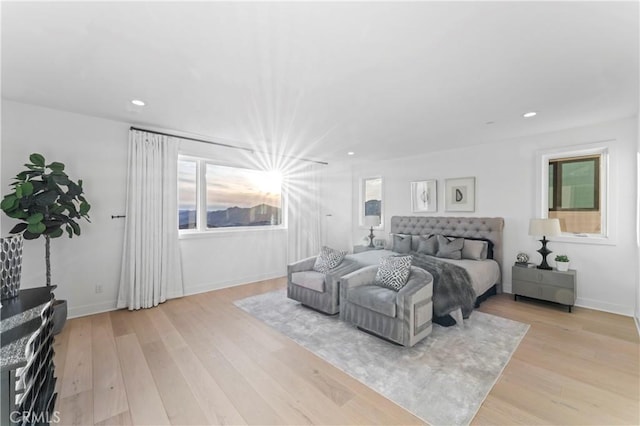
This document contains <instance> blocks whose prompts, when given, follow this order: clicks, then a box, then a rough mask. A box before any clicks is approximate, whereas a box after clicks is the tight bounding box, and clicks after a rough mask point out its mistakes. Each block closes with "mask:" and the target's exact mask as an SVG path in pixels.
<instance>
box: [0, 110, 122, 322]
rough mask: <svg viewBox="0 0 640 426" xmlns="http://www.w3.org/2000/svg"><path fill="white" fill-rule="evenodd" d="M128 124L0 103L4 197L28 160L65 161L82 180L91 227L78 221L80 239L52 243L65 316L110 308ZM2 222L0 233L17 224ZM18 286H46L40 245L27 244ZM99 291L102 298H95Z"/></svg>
mask: <svg viewBox="0 0 640 426" xmlns="http://www.w3.org/2000/svg"><path fill="white" fill-rule="evenodd" d="M128 127H129V126H128V124H126V123H121V122H116V121H110V120H103V119H97V118H93V117H88V116H83V115H78V114H71V113H67V112H62V111H57V110H52V109H47V108H41V107H37V106H32V105H26V104H21V103H16V102H10V101H6V100H3V101H2V141H3V143H2V152H1V156H2V159H1V161H2V177H1V183H0V191H1V193H2V194H6V193H7V192H8V189H9V184H10V183H11V181H12V178H13V177H14V176H15V175H16V174H17V173H18V172H20V171H22V169H23V166H22V165H23V164H24V163H25V162H28V159H29V155H30V154H31V153H33V152H39V153H41V154H43V155H44V157H45V159H46V160H47V161H60V162H62V163H65V164H66V166H67V168H66V171H67V173H68V174H69V176H70V177H71V178H72V179H74V180H77V179H82V180H83V181H84V188H85V194H86V197H87V199H88V201H89V202H90V203H91V211H90V216H91V223H86V222H85V223H81V224H80V226H81V230H82V235H81V236H80V237H74V238H73V239H69V238H67V237H66V233H65V236H63V237H61V238H56V239H52V240H51V278H52V283H53V284H54V285H57V286H58V288H57V289H56V290H55V294H56V297H57V298H59V299H67V300H68V303H69V313H70V316H73V315H82V314H86V313H92V312H99V311H103V310H107V309H112V308H113V307H115V300H116V293H117V286H118V280H119V277H120V262H121V253H122V251H121V249H122V238H123V232H124V221H123V220H122V219H114V220H112V219H111V215H118V214H124V210H125V197H126V190H125V185H126V179H127V139H128ZM0 216H2V226H1V232H2V235H6V234H7V233H8V232H9V230H10V229H11V228H12V227H13V225H15V223H16V221H14V220H12V219H9V218H7V217H6V216H4V214H1V215H0ZM23 258H24V259H23V265H22V287H23V288H31V287H39V286H42V285H45V264H44V239H42V238H39V239H37V240H32V241H25V244H24V252H23ZM96 285H101V286H102V288H103V292H102V293H100V294H96V292H95V287H96Z"/></svg>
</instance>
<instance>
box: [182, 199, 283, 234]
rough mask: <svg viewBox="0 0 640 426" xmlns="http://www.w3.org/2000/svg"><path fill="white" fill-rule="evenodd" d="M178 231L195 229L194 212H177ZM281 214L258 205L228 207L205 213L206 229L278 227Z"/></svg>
mask: <svg viewBox="0 0 640 426" xmlns="http://www.w3.org/2000/svg"><path fill="white" fill-rule="evenodd" d="M178 220H179V229H195V228H196V211H195V210H180V211H179V212H178ZM281 223H282V214H281V211H280V207H274V206H270V205H268V204H258V205H257V206H253V207H229V208H227V209H225V210H215V211H209V212H207V227H208V228H228V227H234V226H270V225H280V224H281Z"/></svg>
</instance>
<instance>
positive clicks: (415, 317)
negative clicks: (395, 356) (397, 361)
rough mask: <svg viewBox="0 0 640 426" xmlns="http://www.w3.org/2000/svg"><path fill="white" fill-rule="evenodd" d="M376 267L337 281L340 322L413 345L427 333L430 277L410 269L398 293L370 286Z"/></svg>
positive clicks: (422, 272) (423, 271)
mask: <svg viewBox="0 0 640 426" xmlns="http://www.w3.org/2000/svg"><path fill="white" fill-rule="evenodd" d="M377 271H378V266H377V265H372V266H367V267H365V268H362V269H360V270H358V271H355V272H352V273H350V274H348V275H345V276H343V277H342V279H341V291H340V305H341V307H340V319H342V320H344V321H346V322H350V323H352V324H354V325H356V326H358V327H360V328H362V329H364V330H367V331H369V332H371V333H374V334H376V335H378V336H381V337H383V338H385V339H387V340H391V341H393V342H396V343H398V344H400V345H403V346H413V345H415V344H416V343H418V342H419V341H420V340H422V339H424V338H425V337H427V336H428V335H429V334H431V329H432V324H431V317H432V316H433V302H432V296H433V277H432V276H431V274H430V273H429V272H427V271H425V270H424V269H420V268H417V267H415V266H412V267H411V272H410V273H409V278H408V281H407V284H406V285H405V286H404V287H403V288H402V289H401V290H400V291H394V290H391V289H390V288H386V287H382V286H379V285H376V284H374V280H375V277H376V272H377Z"/></svg>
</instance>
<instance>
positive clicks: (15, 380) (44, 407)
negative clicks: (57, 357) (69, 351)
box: [0, 286, 56, 426]
mask: <svg viewBox="0 0 640 426" xmlns="http://www.w3.org/2000/svg"><path fill="white" fill-rule="evenodd" d="M54 288H55V286H51V287H38V288H31V289H26V290H21V291H20V294H19V295H18V296H17V297H14V298H12V299H6V300H3V301H2V309H0V318H1V321H0V346H1V348H0V349H1V354H0V360H1V364H2V365H1V373H2V378H1V388H0V395H1V406H0V413H2V414H1V417H0V421H1V424H2V425H3V426H4V425H16V424H18V425H30V424H49V423H50V422H51V421H52V419H53V408H54V406H55V400H56V393H55V384H56V378H55V376H54V364H53V353H54V352H53V333H52V330H53V323H52V317H53V293H52V292H51V291H52V290H53V289H54Z"/></svg>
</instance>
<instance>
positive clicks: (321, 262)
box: [313, 246, 347, 274]
mask: <svg viewBox="0 0 640 426" xmlns="http://www.w3.org/2000/svg"><path fill="white" fill-rule="evenodd" d="M346 255H347V252H346V251H340V250H335V249H332V248H329V247H326V246H323V247H322V249H320V254H319V255H318V257H316V263H315V264H314V265H313V270H314V271H316V272H322V273H323V274H326V273H327V272H329V270H330V269H333V268H335V267H336V266H338V265H339V264H340V263H342V260H343V259H344V257H345V256H346Z"/></svg>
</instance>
